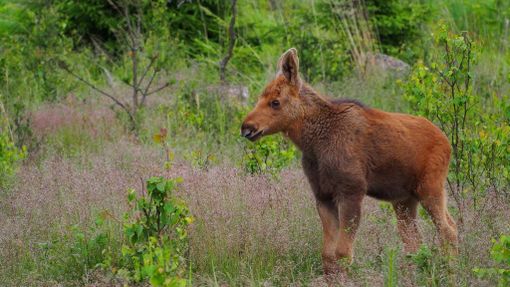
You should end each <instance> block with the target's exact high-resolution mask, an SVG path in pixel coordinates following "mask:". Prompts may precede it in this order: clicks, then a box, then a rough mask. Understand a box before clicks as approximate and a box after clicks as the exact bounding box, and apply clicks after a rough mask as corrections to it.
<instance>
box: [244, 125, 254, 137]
mask: <svg viewBox="0 0 510 287" xmlns="http://www.w3.org/2000/svg"><path fill="white" fill-rule="evenodd" d="M256 130H257V129H256V128H255V126H254V125H252V124H247V123H243V125H242V126H241V135H242V136H243V137H245V138H246V137H249V136H250V135H251V134H252V132H254V131H256Z"/></svg>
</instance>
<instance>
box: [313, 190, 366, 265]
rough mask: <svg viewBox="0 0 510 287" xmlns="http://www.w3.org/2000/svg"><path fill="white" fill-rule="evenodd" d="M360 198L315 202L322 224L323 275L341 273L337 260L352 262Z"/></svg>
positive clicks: (359, 212)
mask: <svg viewBox="0 0 510 287" xmlns="http://www.w3.org/2000/svg"><path fill="white" fill-rule="evenodd" d="M362 199H363V198H362V197H349V198H344V199H343V200H342V201H339V202H338V203H335V202H334V201H326V202H325V201H319V200H318V201H317V210H318V211H319V216H320V218H321V222H322V229H323V247H322V264H323V268H324V273H325V274H334V273H338V272H340V271H342V269H341V268H340V266H339V265H338V261H339V260H345V261H346V262H345V263H349V264H350V263H351V262H352V254H353V243H354V238H355V234H356V231H357V229H358V226H359V221H360V217H361V202H362Z"/></svg>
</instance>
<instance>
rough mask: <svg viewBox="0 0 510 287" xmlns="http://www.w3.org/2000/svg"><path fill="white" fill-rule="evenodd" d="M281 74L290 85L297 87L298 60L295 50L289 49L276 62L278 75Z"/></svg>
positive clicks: (299, 80)
mask: <svg viewBox="0 0 510 287" xmlns="http://www.w3.org/2000/svg"><path fill="white" fill-rule="evenodd" d="M280 73H281V74H283V75H284V76H285V78H286V79H287V81H289V83H290V84H291V85H294V86H296V87H299V85H300V83H301V79H300V78H299V58H298V55H297V50H296V48H290V49H289V50H287V52H285V53H283V55H282V56H281V57H280V60H279V61H278V74H280Z"/></svg>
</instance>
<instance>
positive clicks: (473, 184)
mask: <svg viewBox="0 0 510 287" xmlns="http://www.w3.org/2000/svg"><path fill="white" fill-rule="evenodd" d="M233 15H235V17H232V16H233ZM509 41H510V4H509V3H507V2H506V1H500V0H489V1H476V0H450V1H448V0H420V1H419V0H412V1H401V0H390V1H375V0H370V1H369V0H365V1H349V0H346V1H327V0H306V1H297V0H296V1H294V0H288V1H263V0H244V1H218V0H203V1H163V0H158V1H138V0H125V1H124V0H120V1H114V0H112V1H101V0H93V1H87V2H83V1H74V0H59V1H39V0H26V1H25V0H24V1H10V0H0V53H1V55H2V56H1V57H0V113H1V116H0V286H327V284H328V282H327V280H326V279H325V278H324V277H323V275H322V273H323V272H322V263H321V245H322V230H321V224H320V219H319V216H318V214H317V211H316V206H315V201H314V198H313V194H312V192H311V190H310V187H309V185H308V182H307V181H306V178H305V176H304V174H303V171H302V168H301V162H300V152H299V151H298V149H297V148H295V147H294V146H293V145H292V144H291V143H290V141H289V140H288V139H286V138H285V137H284V136H282V135H273V136H269V137H265V138H263V139H261V140H260V141H257V142H255V143H252V142H249V141H247V140H246V139H243V138H242V137H241V135H240V127H241V123H242V121H243V118H244V117H245V116H246V114H247V113H248V112H249V111H250V110H251V108H252V107H253V105H254V104H255V103H256V101H257V97H258V95H259V94H260V93H261V92H262V89H263V88H264V86H265V84H266V83H267V82H269V81H270V80H271V79H272V78H273V77H274V73H275V72H276V71H275V69H276V63H277V60H278V57H279V56H280V55H281V53H283V52H284V51H285V50H287V49H288V48H290V47H296V48H297V50H298V51H299V55H300V65H301V67H302V70H301V73H302V77H303V78H304V79H306V80H307V81H308V82H309V83H310V84H311V85H312V86H313V87H315V88H316V89H317V90H318V91H320V92H321V93H323V94H325V95H328V96H329V97H331V98H340V97H346V98H351V99H356V100H359V101H361V102H363V103H364V104H366V105H367V106H369V107H373V108H378V109H382V110H385V111H391V112H402V113H410V114H415V115H421V116H425V117H427V118H428V119H430V120H431V121H432V122H434V123H435V124H436V125H437V126H438V127H440V128H441V129H442V130H443V131H444V132H445V134H446V135H447V136H448V138H449V140H450V143H451V145H452V146H453V154H452V160H451V164H450V173H449V178H448V183H447V185H446V188H447V190H448V200H449V201H448V204H449V205H448V208H449V211H450V213H451V214H452V215H453V217H454V218H455V220H456V221H457V223H458V225H459V255H458V256H448V255H445V254H444V253H443V252H442V251H441V250H440V248H438V243H439V238H438V234H437V232H436V229H435V227H434V225H433V223H432V221H431V219H430V217H429V216H428V214H427V213H426V212H425V211H424V210H423V209H422V208H420V210H419V220H418V226H419V230H420V232H421V234H422V236H423V241H424V245H423V246H422V247H421V248H420V250H419V251H418V252H417V253H416V254H405V253H404V252H403V246H402V242H401V240H400V238H399V236H398V232H397V221H396V218H395V215H394V211H393V209H392V206H391V204H389V203H385V202H381V201H376V200H374V199H370V198H366V199H365V200H364V203H363V211H362V214H363V218H362V221H361V225H360V229H359V231H358V233H357V239H356V241H355V251H354V261H353V263H352V264H351V265H350V266H348V274H347V275H348V276H347V277H346V278H344V280H343V281H342V282H341V283H339V284H341V285H342V286H508V285H507V284H510V220H509V219H510V93H509V92H510V42H509ZM381 58H382V59H385V60H383V61H381V60H380V59H381ZM388 59H389V60H388ZM397 59H399V61H397Z"/></svg>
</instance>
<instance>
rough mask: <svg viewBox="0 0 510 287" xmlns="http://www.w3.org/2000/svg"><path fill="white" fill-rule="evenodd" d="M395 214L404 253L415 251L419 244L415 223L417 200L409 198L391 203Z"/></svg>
mask: <svg viewBox="0 0 510 287" xmlns="http://www.w3.org/2000/svg"><path fill="white" fill-rule="evenodd" d="M393 209H394V210H395V214H396V215H397V227H398V233H399V234H400V237H401V238H402V241H403V242H404V250H405V252H406V253H415V252H416V251H417V250H418V248H419V247H420V244H421V236H420V232H419V231H418V226H417V225H416V213H417V209H418V200H417V199H415V198H409V199H406V200H403V201H398V202H394V203H393Z"/></svg>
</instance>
